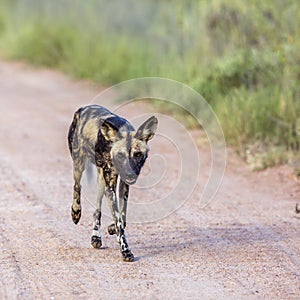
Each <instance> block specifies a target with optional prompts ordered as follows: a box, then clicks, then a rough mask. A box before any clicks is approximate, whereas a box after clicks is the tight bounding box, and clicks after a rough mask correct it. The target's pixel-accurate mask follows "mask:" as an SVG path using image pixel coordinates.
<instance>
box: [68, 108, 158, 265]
mask: <svg viewBox="0 0 300 300" xmlns="http://www.w3.org/2000/svg"><path fill="white" fill-rule="evenodd" d="M157 123H158V121H157V118H156V117H154V116H153V117H151V118H149V119H148V120H147V121H145V122H144V123H143V124H142V125H141V126H140V127H139V129H138V130H137V131H135V130H134V128H133V126H132V125H131V124H130V123H129V122H128V121H127V120H125V119H123V118H121V117H119V116H117V115H115V114H113V113H111V112H110V111H109V110H107V109H106V108H104V107H101V106H99V105H89V106H85V107H82V108H80V109H78V110H77V111H76V112H75V114H74V118H73V122H72V124H71V125H70V129H69V134H68V144H69V149H70V153H71V156H72V159H73V174H74V181H75V185H74V194H73V205H72V220H73V222H74V223H75V224H77V223H78V222H79V220H80V217H81V203H80V192H81V185H80V180H81V176H82V173H83V171H84V169H85V165H86V160H87V159H89V160H90V161H91V162H92V163H93V164H94V165H96V167H97V173H98V185H99V193H98V197H97V203H96V211H95V213H94V216H93V217H94V221H93V234H92V238H91V244H92V246H93V247H94V248H100V247H101V245H102V240H101V235H100V225H101V203H102V197H103V195H104V194H105V196H106V198H107V199H108V204H109V207H110V210H111V214H112V217H113V220H114V223H113V224H111V225H109V226H108V232H109V234H111V235H113V234H116V235H117V240H118V242H119V244H120V250H121V253H122V256H123V259H124V260H125V261H132V260H133V259H134V256H133V254H132V252H131V251H130V249H129V247H128V244H127V241H126V237H125V227H126V211H127V200H128V193H129V185H131V184H134V183H135V182H136V180H137V178H138V176H139V174H140V171H141V168H142V166H143V165H144V162H145V160H146V158H147V155H148V151H149V147H148V145H147V142H148V141H149V140H150V139H151V138H152V137H153V136H154V134H155V131H156V128H157ZM118 178H119V183H118V188H119V193H118V195H117V182H118Z"/></svg>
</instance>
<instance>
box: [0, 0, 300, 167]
mask: <svg viewBox="0 0 300 300" xmlns="http://www.w3.org/2000/svg"><path fill="white" fill-rule="evenodd" d="M299 23H300V2H299V1H298V0H285V1H282V0H264V1H260V0H251V1H240V0H231V1H230V0H211V1H200V0H199V1H196V0H189V1H181V0H160V1H159V0H143V1H138V0H122V1H121V0H112V1H105V0H89V1H83V0H60V1H58V0H52V1H51V0H44V1H39V0H0V53H1V56H2V57H4V58H10V59H22V60H25V61H27V62H30V63H32V64H36V65H42V66H47V67H54V68H58V69H60V70H62V71H64V72H66V73H67V74H69V75H71V76H72V77H74V78H79V79H80V78H85V79H90V80H93V81H95V82H97V83H100V84H104V85H109V84H114V83H117V82H120V81H123V80H128V79H131V78H136V77H144V76H161V77H168V78H171V79H175V80H179V81H181V82H183V83H186V84H187V85H189V86H191V87H192V88H194V89H195V90H196V91H197V92H199V93H200V94H201V95H202V96H203V97H204V98H205V99H206V100H207V101H208V102H209V104H210V105H211V106H212V108H213V109H214V111H215V112H216V114H217V116H218V117H219V119H220V122H221V125H222V127H223V130H224V133H225V136H226V140H227V143H228V144H229V145H231V146H232V147H234V148H235V149H236V150H237V151H238V152H239V153H240V155H241V156H242V157H244V158H245V159H246V160H247V161H248V162H249V163H251V164H252V165H253V166H254V168H258V169H260V168H265V167H268V166H271V165H274V164H278V163H284V162H297V161H298V160H297V157H299V152H300V99H299V95H300V84H299V82H300V39H299V38H300V29H299V28H300V24H299ZM190 108H191V110H192V112H193V113H194V114H196V115H197V113H199V111H198V110H199V106H198V105H197V103H190ZM162 109H163V108H162ZM168 109H169V110H170V108H168Z"/></svg>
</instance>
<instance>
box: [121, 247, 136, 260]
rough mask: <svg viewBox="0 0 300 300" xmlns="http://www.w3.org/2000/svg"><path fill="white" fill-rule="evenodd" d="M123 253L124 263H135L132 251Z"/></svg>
mask: <svg viewBox="0 0 300 300" xmlns="http://www.w3.org/2000/svg"><path fill="white" fill-rule="evenodd" d="M121 253H122V256H123V261H126V262H132V261H134V255H133V254H132V252H131V250H129V249H126V250H124V251H121Z"/></svg>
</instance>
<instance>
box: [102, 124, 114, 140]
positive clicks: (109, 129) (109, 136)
mask: <svg viewBox="0 0 300 300" xmlns="http://www.w3.org/2000/svg"><path fill="white" fill-rule="evenodd" d="M100 132H101V134H102V135H103V137H104V138H105V140H107V141H108V142H115V141H116V140H117V132H118V130H117V129H116V128H115V127H114V126H112V125H111V124H110V123H109V122H105V121H104V122H103V123H102V125H101V127H100Z"/></svg>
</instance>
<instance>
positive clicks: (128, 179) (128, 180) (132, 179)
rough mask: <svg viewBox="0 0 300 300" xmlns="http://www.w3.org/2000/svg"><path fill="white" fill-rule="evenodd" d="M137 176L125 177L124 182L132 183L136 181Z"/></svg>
mask: <svg viewBox="0 0 300 300" xmlns="http://www.w3.org/2000/svg"><path fill="white" fill-rule="evenodd" d="M136 180H137V178H126V180H125V182H126V183H127V184H130V185H131V184H134V183H135V182H136Z"/></svg>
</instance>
